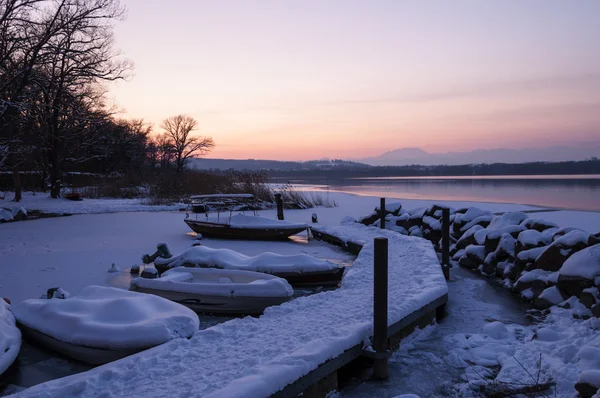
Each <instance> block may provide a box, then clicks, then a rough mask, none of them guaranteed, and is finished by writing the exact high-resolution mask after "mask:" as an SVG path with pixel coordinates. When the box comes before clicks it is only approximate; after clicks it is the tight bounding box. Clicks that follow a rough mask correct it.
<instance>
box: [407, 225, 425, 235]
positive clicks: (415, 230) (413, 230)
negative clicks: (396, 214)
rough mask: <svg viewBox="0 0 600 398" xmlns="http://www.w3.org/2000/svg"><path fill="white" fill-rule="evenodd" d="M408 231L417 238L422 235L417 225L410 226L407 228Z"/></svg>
mask: <svg viewBox="0 0 600 398" xmlns="http://www.w3.org/2000/svg"><path fill="white" fill-rule="evenodd" d="M408 233H409V235H410V236H417V237H419V238H422V237H423V230H422V229H421V228H420V227H419V226H417V225H415V226H412V227H411V228H410V229H409V230H408Z"/></svg>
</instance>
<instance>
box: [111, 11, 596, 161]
mask: <svg viewBox="0 0 600 398" xmlns="http://www.w3.org/2000/svg"><path fill="white" fill-rule="evenodd" d="M121 1H122V5H124V6H125V7H126V8H127V10H128V12H127V19H126V20H125V21H124V22H122V23H119V24H118V25H117V26H116V31H115V41H116V47H117V48H119V49H120V50H121V52H122V54H123V56H124V57H126V58H128V59H130V60H132V61H133V62H134V63H135V70H134V74H133V77H132V78H131V79H130V81H127V82H119V83H117V84H114V85H111V86H110V88H109V90H110V94H109V95H110V98H111V99H112V101H114V102H115V103H116V104H117V105H118V106H119V107H120V108H121V109H123V115H122V116H124V117H132V118H143V119H144V120H146V121H148V122H152V123H154V125H155V130H156V131H160V128H159V127H158V126H159V124H160V121H161V120H163V119H164V118H166V117H168V116H172V115H176V114H179V113H184V114H188V115H191V116H193V117H194V118H196V119H197V120H198V121H199V126H200V128H199V130H198V132H199V134H201V135H206V136H211V137H213V138H214V140H215V143H216V148H215V150H214V151H213V152H212V153H211V154H210V156H209V157H218V158H240V159H246V158H255V159H279V160H308V159H316V158H322V157H329V158H346V159H348V158H350V159H357V158H363V157H368V156H373V155H378V154H381V153H382V152H385V151H388V150H393V149H396V148H402V147H419V148H422V149H424V150H426V151H429V152H447V151H469V150H473V149H479V148H486V149H492V148H499V147H504V148H523V147H548V146H552V145H565V144H568V145H585V144H586V143H589V142H595V143H598V142H600V23H599V22H598V21H599V20H600V1H598V0H578V1H562V0H530V1H523V0H503V1H491V0H469V1H466V0H453V1H445V0H439V1H427V0H414V1H403V0H389V1H384V0H373V1H369V0H364V1H353V0H338V1H335V0H328V1H322V0H295V1H294V0H289V1H284V0H227V1H222V0H213V1H202V0H170V1H166V0H164V1H163V0H152V1H147V0H121Z"/></svg>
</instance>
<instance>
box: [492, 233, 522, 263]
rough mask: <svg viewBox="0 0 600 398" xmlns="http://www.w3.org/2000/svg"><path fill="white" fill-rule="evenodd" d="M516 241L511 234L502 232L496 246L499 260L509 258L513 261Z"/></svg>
mask: <svg viewBox="0 0 600 398" xmlns="http://www.w3.org/2000/svg"><path fill="white" fill-rule="evenodd" d="M516 243H517V241H516V239H515V238H513V237H512V235H511V234H507V233H505V234H502V236H501V237H500V241H499V242H498V246H496V257H497V258H498V259H499V260H500V261H506V260H510V261H511V262H513V261H514V259H515V245H516Z"/></svg>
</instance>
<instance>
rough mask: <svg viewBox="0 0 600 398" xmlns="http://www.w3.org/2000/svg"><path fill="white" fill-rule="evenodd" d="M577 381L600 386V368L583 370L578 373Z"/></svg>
mask: <svg viewBox="0 0 600 398" xmlns="http://www.w3.org/2000/svg"><path fill="white" fill-rule="evenodd" d="M578 383H585V384H589V385H591V386H594V387H597V388H600V370H598V369H591V370H584V371H583V372H581V374H580V375H579V380H578Z"/></svg>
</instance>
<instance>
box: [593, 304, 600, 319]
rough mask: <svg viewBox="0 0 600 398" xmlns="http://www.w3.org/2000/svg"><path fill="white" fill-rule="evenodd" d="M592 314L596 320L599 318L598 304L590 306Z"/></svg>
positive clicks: (599, 309)
mask: <svg viewBox="0 0 600 398" xmlns="http://www.w3.org/2000/svg"><path fill="white" fill-rule="evenodd" d="M592 314H594V316H595V317H596V318H600V304H596V305H594V306H592Z"/></svg>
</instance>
